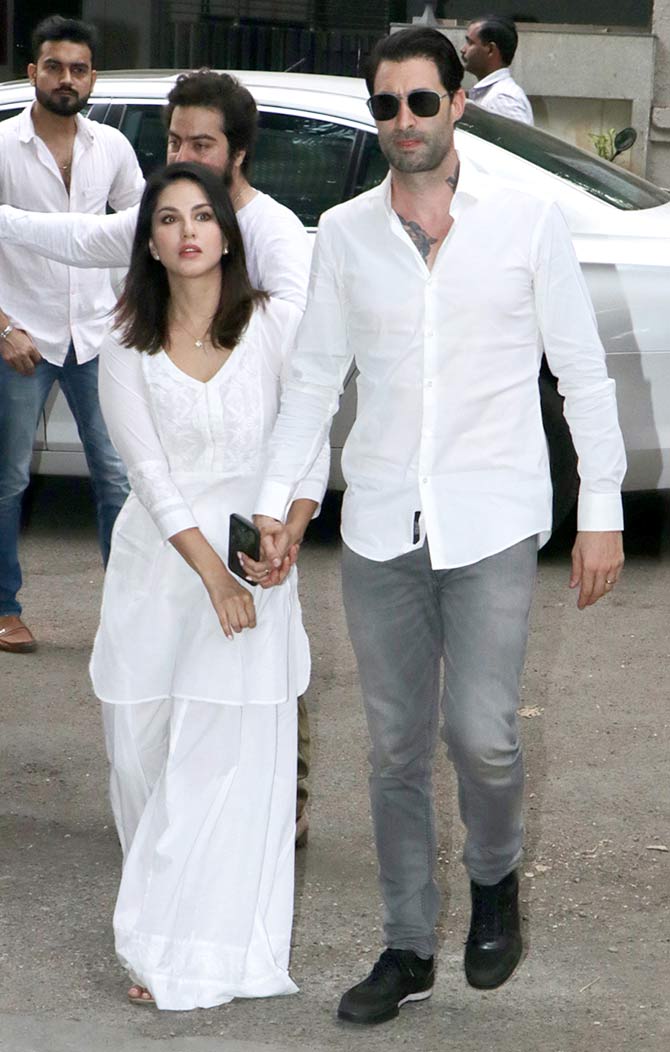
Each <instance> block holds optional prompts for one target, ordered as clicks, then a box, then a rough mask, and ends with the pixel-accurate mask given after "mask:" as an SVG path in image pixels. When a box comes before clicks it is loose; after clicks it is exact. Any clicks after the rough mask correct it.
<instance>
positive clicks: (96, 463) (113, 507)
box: [60, 347, 129, 565]
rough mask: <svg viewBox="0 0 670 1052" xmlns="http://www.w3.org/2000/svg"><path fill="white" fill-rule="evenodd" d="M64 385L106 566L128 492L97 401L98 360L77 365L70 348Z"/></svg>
mask: <svg viewBox="0 0 670 1052" xmlns="http://www.w3.org/2000/svg"><path fill="white" fill-rule="evenodd" d="M60 381H61V387H62V388H63V393H64V394H65V397H66V398H67V402H68V405H69V406H70V409H71V410H72V415H73V416H74V418H75V420H76V422H77V428H78V430H79V436H80V438H81V441H82V445H83V447H84V453H85V454H86V460H87V463H88V467H89V470H90V472H91V483H92V485H93V492H94V494H95V501H96V509H97V515H98V539H99V542H100V550H101V552H102V559H103V562H104V563H105V565H107V560H108V558H109V549H110V543H111V536H112V529H113V527H114V523H115V522H116V517H117V515H118V514H119V512H120V510H121V508H122V507H123V505H124V503H125V500H126V497H127V496H128V493H129V486H128V480H127V478H126V470H125V468H124V466H123V462H122V460H121V458H120V457H119V455H118V454H117V452H116V450H115V449H114V446H113V445H112V443H111V441H110V438H109V434H108V433H107V427H106V425H105V421H104V419H103V416H102V412H101V410H100V402H99V401H98V359H97V358H94V359H92V360H91V361H89V362H84V363H83V364H82V365H79V364H77V360H76V357H75V354H74V349H73V348H72V347H70V350H69V352H68V356H67V358H66V359H65V363H64V364H63V367H62V371H61V378H60Z"/></svg>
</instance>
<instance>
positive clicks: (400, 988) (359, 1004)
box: [337, 950, 435, 1023]
mask: <svg viewBox="0 0 670 1052" xmlns="http://www.w3.org/2000/svg"><path fill="white" fill-rule="evenodd" d="M434 981H435V968H434V967H433V958H432V957H429V958H428V960H427V961H425V960H423V959H422V958H421V957H417V955H416V954H415V953H414V952H413V951H412V950H384V952H383V954H382V955H381V957H380V958H379V960H378V961H377V963H376V965H375V966H374V968H373V969H372V971H371V972H370V974H369V975H368V977H367V979H364V980H363V982H362V983H358V985H357V986H352V988H351V990H347V992H346V994H344V996H343V997H342V1000H341V1001H340V1006H339V1008H338V1009H337V1014H338V1016H339V1018H340V1019H346V1020H347V1021H348V1022H349V1023H385V1022H386V1020H387V1019H393V1018H394V1017H395V1016H397V1015H398V1012H399V1010H400V1008H401V1007H402V1005H404V1004H406V1003H407V1002H408V1001H425V999H426V998H427V997H430V995H431V994H432V992H433V983H434Z"/></svg>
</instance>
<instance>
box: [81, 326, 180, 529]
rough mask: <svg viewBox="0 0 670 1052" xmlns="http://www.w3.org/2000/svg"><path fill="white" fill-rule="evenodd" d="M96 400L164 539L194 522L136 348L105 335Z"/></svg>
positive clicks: (129, 479) (116, 447)
mask: <svg viewBox="0 0 670 1052" xmlns="http://www.w3.org/2000/svg"><path fill="white" fill-rule="evenodd" d="M98 377H99V392H100V406H101V409H102V413H103V416H104V418H105V423H106V424H107V429H108V431H109V435H110V438H111V440H112V443H113V445H114V447H115V449H116V450H117V452H118V454H119V456H120V457H121V459H122V460H123V462H124V464H125V466H126V471H127V472H128V481H129V482H130V485H131V487H132V489H133V491H134V493H135V494H136V496H137V497H138V499H139V500H140V501H141V503H142V504H143V505H144V507H145V508H146V509H147V511H148V512H149V514H150V515H151V517H152V519H153V520H154V522H155V524H156V526H157V528H158V531H159V533H160V535H161V537H162V538H163V540H168V539H169V538H170V537H172V536H174V534H175V533H179V532H181V530H187V529H190V528H192V527H194V526H197V525H198V524H197V522H196V520H195V518H194V516H193V512H192V511H191V508H190V507H189V505H188V504H187V502H186V501H185V500H184V498H183V497H182V494H181V493H180V491H179V489H178V487H177V486H176V485H175V483H174V482H173V480H172V476H171V474H170V467H169V464H168V461H167V458H166V456H165V453H164V451H163V447H162V445H161V442H160V438H159V436H158V433H157V431H156V427H155V424H154V420H153V416H152V412H151V406H150V403H149V394H148V390H147V384H146V381H145V378H144V373H143V370H142V361H141V353H140V352H139V351H135V350H133V349H132V348H129V347H123V346H122V345H121V344H120V343H119V342H118V340H117V339H116V338H115V337H114V336H109V337H108V338H107V339H106V341H105V343H104V344H103V346H102V348H101V351H100V364H99V372H98Z"/></svg>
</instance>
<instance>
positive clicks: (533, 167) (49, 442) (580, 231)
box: [0, 71, 670, 518]
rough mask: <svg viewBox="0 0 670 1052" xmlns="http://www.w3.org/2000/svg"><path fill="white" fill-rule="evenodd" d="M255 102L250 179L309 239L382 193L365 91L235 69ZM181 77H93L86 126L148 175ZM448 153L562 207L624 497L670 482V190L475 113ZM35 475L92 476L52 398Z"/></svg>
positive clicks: (563, 461) (560, 482)
mask: <svg viewBox="0 0 670 1052" xmlns="http://www.w3.org/2000/svg"><path fill="white" fill-rule="evenodd" d="M236 75H237V76H239V77H240V79H241V80H242V81H243V82H244V83H245V84H246V85H247V86H248V88H249V89H250V91H252V92H253V94H254V97H255V98H256V100H257V103H258V107H259V112H260V134H259V139H258V146H257V151H256V158H255V161H254V167H253V183H254V185H255V186H257V187H259V189H262V190H265V191H266V192H267V193H269V194H272V196H273V197H276V198H277V199H278V200H279V201H282V202H283V203H284V204H286V205H287V206H288V207H289V208H291V209H293V211H295V212H296V213H297V214H298V215H299V216H300V218H301V219H302V221H303V223H304V224H305V226H306V227H307V228H308V229H310V230H311V229H313V228H314V227H315V226H316V224H317V222H318V218H319V215H320V214H321V212H323V211H324V210H325V209H327V208H330V207H331V206H333V205H335V204H337V203H339V202H340V201H345V200H347V199H348V198H350V197H353V196H354V195H356V194H358V193H360V192H361V191H363V190H367V189H368V188H370V187H371V186H374V185H375V184H376V183H378V182H379V181H380V180H381V179H382V178H383V176H384V174H385V172H386V163H385V161H384V158H383V156H382V154H381V152H380V150H379V146H378V143H377V136H376V130H375V127H374V123H373V122H372V119H371V117H370V115H369V113H368V111H367V108H366V106H365V99H366V96H367V92H366V89H365V84H364V83H363V81H360V80H355V79H351V78H348V77H332V76H317V75H310V74H299V73H297V74H296V73H258V72H251V73H244V72H243V73H238V74H236ZM176 76H177V73H176V72H174V71H172V72H160V71H146V72H132V73H121V72H119V73H109V74H104V75H101V76H99V77H98V80H97V83H96V87H95V92H94V94H93V95H92V96H91V100H90V106H89V110H88V116H89V117H91V118H92V119H93V120H97V121H101V122H103V123H107V124H111V125H113V126H114V127H117V128H120V129H121V131H122V132H123V133H124V134H125V135H126V136H127V137H128V139H129V140H130V142H131V143H132V144H133V146H134V148H135V150H136V152H137V156H138V158H139V161H140V164H141V165H142V168H143V170H144V172H145V174H148V173H149V172H150V171H151V170H152V169H153V168H154V167H156V166H157V165H158V164H161V163H162V162H163V159H164V157H165V141H166V135H165V128H164V125H163V121H162V112H161V111H162V106H163V103H164V101H165V97H166V95H167V93H168V91H169V90H170V87H171V85H172V83H173V82H174V80H175V77H176ZM32 97H33V89H32V88H31V87H30V85H29V84H28V82H27V81H22V82H13V83H10V84H4V85H0V119H4V118H6V117H9V116H12V115H13V114H15V113H17V112H19V111H20V110H21V108H22V107H23V106H24V105H25V104H26V103H27V102H28V101H29V100H30V99H31V98H32ZM456 147H457V149H458V150H459V151H460V152H462V153H463V154H464V155H466V156H468V157H469V158H470V159H471V160H473V161H474V162H475V163H476V164H477V165H478V166H479V167H480V168H482V169H484V170H485V171H488V172H491V173H494V174H495V175H497V176H499V177H500V178H502V179H504V180H505V181H506V182H509V183H511V184H513V185H515V186H518V187H519V188H523V189H525V190H528V191H529V192H532V193H534V194H538V195H540V196H542V197H545V198H551V199H553V200H556V201H557V202H558V204H559V205H560V206H561V208H562V210H563V213H564V215H565V217H566V220H567V222H568V225H569V227H570V230H571V233H572V237H573V242H574V246H575V249H576V252H577V256H578V258H579V260H580V263H581V266H582V269H583V273H584V277H585V279H586V282H587V285H588V287H589V291H590V293H591V297H592V299H593V303H594V307H595V311H596V315H597V319H598V325H599V328H600V334H601V337H602V339H603V343H604V345H605V348H606V351H607V357H608V368H609V371H610V375H611V376H613V377H614V379H615V380H616V382H617V392H618V402H619V413H620V419H621V426H622V429H623V432H624V438H625V441H626V448H627V452H628V460H629V471H628V475H627V478H626V484H625V485H626V488H627V489H655V488H667V487H669V486H670V397H669V392H670V312H669V311H668V310H667V299H666V297H667V290H668V281H669V280H670V194H669V193H668V192H667V191H665V190H661V189H659V188H658V187H655V186H653V185H651V184H650V183H648V182H646V181H645V180H643V179H640V178H639V177H637V176H635V175H632V174H630V173H629V172H627V171H625V170H624V169H622V168H619V167H618V166H616V165H614V164H611V163H609V162H607V161H603V160H601V159H600V158H598V157H597V156H595V155H592V154H590V153H587V152H585V151H582V150H579V149H577V148H576V147H574V146H572V145H570V144H569V143H565V142H563V141H562V140H560V139H557V138H555V137H554V136H552V135H549V134H547V133H546V132H542V131H539V130H538V129H537V128H532V127H529V126H528V125H525V124H520V123H518V122H516V121H511V120H507V119H506V118H504V117H499V116H496V115H495V114H491V113H488V112H487V111H485V110H483V109H480V108H478V107H477V106H474V105H472V104H470V103H469V104H468V105H467V106H466V111H465V115H464V117H463V119H462V120H461V122H460V124H459V127H458V128H457V131H456ZM352 376H353V371H352V373H351V374H350V375H349V377H347V382H346V385H345V393H344V396H343V399H342V404H341V407H340V411H339V413H338V415H337V417H336V419H335V421H334V423H333V429H332V432H331V442H332V448H333V469H332V474H331V484H332V485H333V487H334V488H342V487H343V480H342V476H341V472H340V453H341V449H342V444H343V442H344V439H345V437H346V434H347V432H348V430H349V426H350V424H351V422H352V420H353V416H354V413H355V384H354V383H352ZM541 388H542V393H543V405H544V410H545V430H546V431H547V435H548V438H549V443H550V451H551V456H552V471H553V475H554V483H555V490H556V491H557V492H556V496H557V501H556V502H555V506H557V508H558V511H557V515H556V517H557V518H559V517H561V516H562V514H563V512H564V511H565V509H566V507H568V506H569V504H570V503H571V501H572V500H573V499H574V493H575V485H576V480H575V475H574V452H573V451H572V446H571V443H570V441H569V435H568V433H567V428H566V425H565V422H564V420H563V416H562V413H561V403H560V398H559V396H558V395H557V393H556V390H555V384H554V382H553V378H552V377H551V376H550V374H549V373H548V371H546V370H543V375H542V377H541ZM36 450H37V456H36V469H37V470H38V471H42V472H47V473H67V474H79V473H82V474H83V473H85V472H86V466H85V463H84V459H83V454H82V453H81V449H80V445H79V441H78V437H77V434H76V429H75V427H74V423H73V421H72V419H71V417H70V414H69V411H68V410H67V407H66V406H65V403H64V401H63V399H62V397H61V396H60V395H57V394H55V395H54V397H53V398H52V399H51V400H50V402H49V404H48V406H47V408H46V411H45V414H44V419H43V421H42V424H41V428H40V432H39V434H38V436H37V443H36Z"/></svg>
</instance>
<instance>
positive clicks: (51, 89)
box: [0, 16, 144, 653]
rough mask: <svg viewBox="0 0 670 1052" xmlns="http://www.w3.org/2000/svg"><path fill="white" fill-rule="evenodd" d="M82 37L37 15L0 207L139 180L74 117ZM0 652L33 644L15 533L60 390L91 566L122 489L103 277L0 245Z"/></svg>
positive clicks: (125, 196)
mask: <svg viewBox="0 0 670 1052" xmlns="http://www.w3.org/2000/svg"><path fill="white" fill-rule="evenodd" d="M94 49H95V36H94V30H93V29H92V28H91V27H89V26H87V25H86V24H85V23H83V22H79V21H77V20H75V19H63V18H60V17H59V16H54V17H51V18H48V19H45V20H44V21H43V22H41V23H40V25H39V26H38V27H37V29H36V30H35V33H34V35H33V55H34V61H33V62H31V63H30V65H29V66H28V76H29V78H30V80H31V81H32V83H33V84H34V86H35V96H36V97H35V101H34V102H33V103H32V104H31V105H30V106H28V107H27V108H26V109H25V110H24V111H23V112H22V113H20V114H19V115H18V116H16V117H13V118H10V119H9V120H7V121H5V122H4V123H2V124H1V125H0V201H3V202H10V203H12V204H15V205H19V206H21V207H22V208H41V209H53V210H58V211H63V210H68V209H75V210H80V211H85V212H94V213H95V212H97V213H100V212H104V211H105V206H106V205H107V203H108V202H109V204H110V205H111V206H112V207H113V208H127V207H128V206H129V205H133V204H135V202H137V201H138V200H139V198H140V196H141V194H142V188H143V184H144V181H143V178H142V173H141V171H140V168H139V165H138V163H137V160H136V158H135V154H134V153H133V150H132V149H131V147H130V144H129V143H128V141H127V139H125V137H124V136H123V135H121V133H120V132H118V131H116V130H115V129H113V128H107V127H103V126H102V125H100V124H96V123H94V122H92V121H88V120H86V119H85V118H84V117H82V116H81V113H80V111H81V110H82V109H83V107H84V106H85V105H86V102H87V100H88V97H89V94H90V92H91V91H92V89H93V85H94V84H95V76H96V75H95V70H94V68H93V62H94ZM0 287H1V291H0V304H1V307H2V309H0V650H5V651H9V652H12V653H23V652H27V651H31V650H34V649H35V645H36V643H35V639H34V637H33V635H32V633H31V631H30V629H29V628H28V627H27V626H26V625H25V624H24V623H23V621H22V620H21V616H20V615H21V604H20V603H19V600H18V598H17V596H18V592H19V590H20V588H21V584H22V577H21V567H20V564H19V558H18V535H19V524H20V517H21V502H22V498H23V493H24V491H25V488H26V486H27V485H28V481H29V472H30V460H31V456H32V447H33V441H34V437H35V430H36V427H37V422H38V419H39V416H40V413H41V412H42V409H43V407H44V403H45V401H46V399H47V396H48V394H49V391H50V389H51V387H52V386H53V384H54V383H60V385H61V387H62V389H63V391H64V393H65V396H66V398H67V401H68V403H69V405H70V408H71V409H72V412H73V415H74V417H75V420H76V422H77V427H78V429H79V434H80V436H81V440H82V443H83V446H84V450H85V452H86V457H87V460H88V464H89V468H90V471H91V480H92V483H93V489H94V492H95V499H96V508H97V515H98V531H99V537H100V547H101V549H102V554H103V559H105V560H106V558H107V555H108V554H109V543H110V536H111V531H112V527H113V525H114V521H115V519H116V516H117V514H118V512H119V510H120V509H121V506H122V505H123V503H124V501H125V499H126V496H127V494H128V484H127V481H126V476H125V470H124V467H123V464H122V462H121V460H120V459H119V457H118V456H117V454H116V452H115V451H114V448H113V446H112V444H111V442H110V440H109V436H108V435H107V429H106V428H105V424H104V421H103V419H102V414H101V412H100V407H99V404H98V384H97V367H98V363H97V354H98V348H99V346H100V343H101V340H102V338H103V335H104V334H105V332H106V331H107V328H108V326H109V321H108V317H107V315H108V311H109V309H110V307H111V306H112V304H113V303H114V295H113V291H112V286H111V281H110V278H109V275H108V274H106V273H101V272H97V271H96V272H90V273H86V274H80V273H77V272H73V271H71V270H70V269H69V268H68V267H65V266H62V265H60V264H52V263H49V262H48V261H47V260H44V259H41V258H40V257H38V256H36V255H34V254H33V253H30V252H29V253H26V252H21V251H18V250H17V249H16V248H12V247H10V246H9V245H7V243H6V242H2V243H1V244H0Z"/></svg>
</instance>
